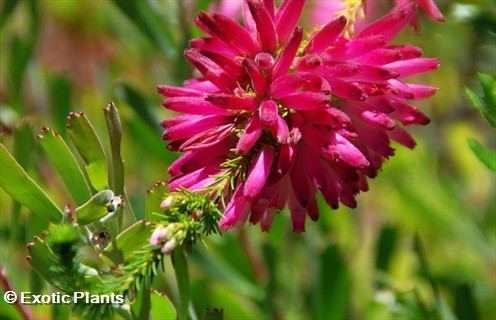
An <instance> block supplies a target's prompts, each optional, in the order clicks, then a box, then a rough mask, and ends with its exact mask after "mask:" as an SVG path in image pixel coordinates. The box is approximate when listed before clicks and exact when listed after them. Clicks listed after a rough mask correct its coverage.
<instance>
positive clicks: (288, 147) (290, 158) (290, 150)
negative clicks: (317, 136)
mask: <svg viewBox="0 0 496 320" xmlns="http://www.w3.org/2000/svg"><path fill="white" fill-rule="evenodd" d="M295 157H296V145H293V144H283V145H281V148H280V149H279V154H278V157H277V163H276V167H275V168H274V172H276V173H277V174H278V175H279V176H284V175H286V173H288V172H289V170H291V168H292V167H293V163H294V160H295Z"/></svg>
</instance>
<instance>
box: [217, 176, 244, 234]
mask: <svg viewBox="0 0 496 320" xmlns="http://www.w3.org/2000/svg"><path fill="white" fill-rule="evenodd" d="M242 194H243V185H242V184H239V185H238V186H237V187H236V190H235V191H234V194H233V196H232V197H231V201H229V203H228V204H227V207H226V210H225V211H224V216H223V217H222V218H221V219H220V228H221V229H222V230H229V229H231V228H232V227H234V226H235V225H236V224H237V223H238V221H240V220H242V219H243V218H244V217H245V216H246V215H247V214H248V211H249V209H250V203H249V202H248V201H246V199H245V198H244V197H243V196H242Z"/></svg>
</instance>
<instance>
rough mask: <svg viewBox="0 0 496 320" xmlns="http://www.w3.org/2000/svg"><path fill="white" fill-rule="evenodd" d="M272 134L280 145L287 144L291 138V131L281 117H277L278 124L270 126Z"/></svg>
mask: <svg viewBox="0 0 496 320" xmlns="http://www.w3.org/2000/svg"><path fill="white" fill-rule="evenodd" d="M270 132H272V135H273V136H274V138H276V140H277V142H279V143H286V142H287V141H288V138H289V129H288V125H287V124H286V121H284V119H283V118H282V117H281V116H280V115H278V114H277V115H276V122H274V123H272V125H271V126H270Z"/></svg>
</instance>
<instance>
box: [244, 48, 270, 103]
mask: <svg viewBox="0 0 496 320" xmlns="http://www.w3.org/2000/svg"><path fill="white" fill-rule="evenodd" d="M258 56H259V55H257V57H258ZM243 67H244V68H245V70H246V72H247V73H248V75H249V76H250V78H251V84H252V86H253V89H254V90H255V93H256V94H257V95H258V96H262V95H263V94H264V93H265V90H266V87H267V82H266V81H265V76H264V75H263V73H262V70H260V68H259V67H258V65H257V64H256V63H255V62H254V61H253V60H251V59H245V60H244V61H243Z"/></svg>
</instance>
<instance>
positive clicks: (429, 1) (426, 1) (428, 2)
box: [417, 0, 444, 22]
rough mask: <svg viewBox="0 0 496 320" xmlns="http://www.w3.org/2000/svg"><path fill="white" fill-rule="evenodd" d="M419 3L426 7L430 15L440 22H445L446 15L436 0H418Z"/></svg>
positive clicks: (425, 9) (423, 7)
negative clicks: (440, 9)
mask: <svg viewBox="0 0 496 320" xmlns="http://www.w3.org/2000/svg"><path fill="white" fill-rule="evenodd" d="M417 3H418V4H419V5H420V7H421V8H422V9H424V11H425V12H426V13H427V15H428V16H429V17H431V18H432V19H434V20H437V21H439V22H444V16H443V14H442V13H441V11H439V8H438V7H437V5H436V3H435V2H434V0H417Z"/></svg>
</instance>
